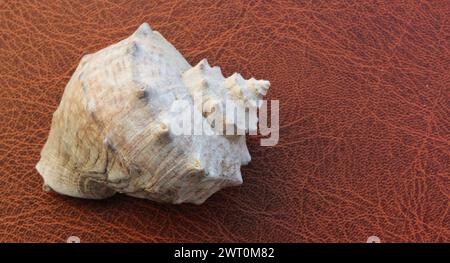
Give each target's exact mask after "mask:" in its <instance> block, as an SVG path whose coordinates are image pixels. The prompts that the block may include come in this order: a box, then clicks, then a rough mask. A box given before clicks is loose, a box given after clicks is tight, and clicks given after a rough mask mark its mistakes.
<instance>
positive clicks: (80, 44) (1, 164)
mask: <svg viewBox="0 0 450 263" xmlns="http://www.w3.org/2000/svg"><path fill="white" fill-rule="evenodd" d="M143 22H148V23H149V24H150V25H151V26H152V28H153V29H155V30H158V31H159V32H161V33H162V34H163V35H164V36H165V37H166V38H167V39H168V40H169V41H170V42H171V43H173V44H174V45H175V46H176V47H177V48H178V49H179V50H180V52H181V53H182V54H183V55H184V56H185V57H186V58H187V59H188V61H189V62H190V63H191V64H196V63H197V62H198V61H200V60H201V59H202V58H208V61H209V62H210V64H211V65H219V66H221V67H222V70H223V72H224V74H225V75H230V74H232V73H233V72H235V71H236V72H241V73H243V75H244V77H246V78H249V77H251V76H254V77H256V78H262V79H268V80H270V81H271V83H272V85H271V88H270V90H269V93H268V98H269V99H278V100H279V101H280V123H281V128H280V142H279V144H278V145H277V146H275V147H260V146H259V139H258V138H255V137H253V138H249V139H248V143H249V144H250V145H249V149H250V152H251V155H252V162H251V163H250V165H248V166H247V167H245V168H244V169H243V176H244V184H243V185H242V186H240V187H234V188H228V189H225V190H223V191H221V192H219V193H217V194H215V195H214V196H213V197H211V198H210V199H209V200H208V201H207V202H206V203H205V204H203V205H201V206H195V205H180V206H173V205H162V204H157V203H154V202H151V201H146V200H138V199H133V198H129V197H125V196H115V197H113V198H111V199H107V200H102V201H93V200H82V199H75V198H70V197H65V196H61V195H57V194H48V193H45V192H43V191H42V180H41V178H40V176H39V175H38V173H37V172H36V170H35V168H34V166H35V165H36V163H37V161H38V160H39V153H40V150H41V149H42V146H43V144H44V142H45V141H46V138H47V136H48V132H49V127H50V123H51V117H52V113H53V111H54V110H55V109H56V107H57V106H58V104H59V101H60V98H61V96H62V93H63V90H64V87H65V85H66V83H67V81H68V80H69V78H70V76H71V74H72V73H73V71H74V70H75V67H76V66H77V65H78V63H79V61H80V58H81V57H82V56H83V55H84V54H87V53H92V52H94V51H97V50H99V49H101V48H104V47H106V46H108V45H110V44H113V43H115V42H117V41H119V40H121V39H123V38H125V37H127V36H128V35H129V34H131V33H132V32H133V31H134V30H135V29H136V28H137V27H138V26H139V25H140V24H141V23H143ZM449 94H450V3H449V2H448V1H445V0H443V1H288V0H283V1H277V2H272V1H243V0H242V1H129V0H123V1H122V0H120V1H68V0H66V1H61V0H42V1H28V0H17V1H9V0H6V1H5V0H2V1H0V241H3V242H65V241H66V239H67V238H68V237H69V236H71V235H76V236H78V237H80V239H81V242H206V241H211V242H219V241H228V242H235V241H236V242H278V241H282V242H365V241H366V240H367V238H368V237H369V236H373V235H375V236H378V237H379V238H380V239H381V241H382V242H450V230H449V227H450V210H449V205H450V201H449V197H450V121H449V116H450V112H449V108H450V96H449ZM74 117H76V116H74Z"/></svg>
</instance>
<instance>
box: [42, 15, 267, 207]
mask: <svg viewBox="0 0 450 263" xmlns="http://www.w3.org/2000/svg"><path fill="white" fill-rule="evenodd" d="M269 85H270V83H269V82H268V81H265V80H255V79H253V78H251V79H249V80H245V79H244V78H243V77H242V76H241V75H239V74H237V73H235V74H233V75H232V76H230V77H228V78H225V77H224V76H223V75H222V73H221V70H220V68H219V67H211V66H209V65H208V62H207V61H206V60H202V61H200V62H199V63H198V64H197V65H196V66H194V67H192V66H191V65H190V64H189V63H188V62H187V61H186V59H185V58H184V57H183V56H182V55H181V54H180V53H179V52H178V51H177V50H176V48H175V47H174V46H172V45H171V44H170V43H169V42H168V41H167V40H166V39H165V38H164V37H163V36H162V35H161V34H160V33H158V32H157V31H153V30H152V29H151V28H150V26H149V25H148V24H147V23H144V24H142V25H141V26H140V27H139V28H138V30H137V31H136V32H135V33H133V34H132V35H131V36H130V37H128V38H127V39H124V40H122V41H120V42H118V43H116V44H114V45H111V46H109V47H107V48H105V49H102V50H100V51H98V52H96V53H93V54H89V55H86V56H84V57H83V58H82V59H81V62H80V64H79V66H78V67H77V69H76V70H75V72H74V74H73V76H72V78H71V79H70V81H69V82H68V84H67V86H66V87H65V90H64V94H63V96H62V98H61V103H60V105H59V106H58V108H57V110H56V111H55V112H54V114H53V119H52V124H51V129H50V133H49V137H48V139H47V142H46V143H45V145H44V148H43V149H42V152H41V159H40V160H39V162H38V164H37V166H36V168H37V170H38V172H39V173H40V175H41V176H42V178H43V180H44V189H47V190H53V191H55V192H57V193H60V194H64V195H69V196H73V197H80V198H90V199H103V198H107V197H110V196H112V195H114V194H116V193H123V194H126V195H130V196H134V197H139V198H147V199H150V200H154V201H158V202H169V203H175V204H179V203H184V202H188V203H194V204H201V203H203V202H204V201H205V200H206V199H207V198H208V197H210V196H211V195H212V194H213V193H215V192H217V191H218V190H220V189H222V188H223V187H227V186H234V185H239V184H241V183H242V182H243V180H242V175H241V172H240V167H241V166H242V165H245V164H247V163H248V162H250V154H249V151H248V149H247V146H246V142H245V133H244V134H243V135H242V134H241V135H238V134H236V135H232V136H229V135H223V134H221V133H219V132H218V131H217V130H215V126H214V125H213V123H211V121H210V119H211V118H207V117H208V114H205V112H203V108H202V106H205V104H208V105H209V106H210V107H212V108H214V111H212V112H211V114H213V115H217V116H224V117H223V118H222V119H221V120H223V124H224V127H227V126H230V125H231V126H233V127H235V128H236V129H237V130H244V131H245V132H249V131H254V130H256V122H255V121H253V122H251V121H249V122H245V120H242V118H241V119H239V118H236V119H231V120H230V119H228V118H227V117H226V115H224V114H225V113H224V108H225V101H226V100H227V99H236V98H238V99H240V101H244V102H252V101H255V100H258V99H262V97H263V96H264V95H265V94H266V92H267V89H268V88H269ZM197 99H201V100H200V101H202V105H196V104H195V101H196V100H197ZM178 100H183V101H187V102H188V105H191V106H192V108H193V109H194V111H198V112H200V113H201V115H200V116H201V120H200V122H201V124H202V127H207V129H209V130H210V132H211V134H210V135H176V134H174V133H173V131H172V127H173V126H174V125H175V124H177V123H179V122H180V118H181V116H182V115H181V114H177V113H174V111H173V110H172V109H173V105H174V103H175V102H176V101H178ZM250 104H251V103H250ZM251 105H253V107H254V108H258V104H254V103H253V104H251ZM237 107H244V105H237ZM256 121H257V120H256Z"/></svg>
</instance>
